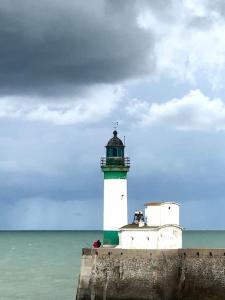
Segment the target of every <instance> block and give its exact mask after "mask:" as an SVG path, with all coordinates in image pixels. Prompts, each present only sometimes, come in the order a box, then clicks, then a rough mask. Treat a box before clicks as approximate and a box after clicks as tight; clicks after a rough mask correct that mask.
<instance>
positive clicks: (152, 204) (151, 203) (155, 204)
mask: <svg viewBox="0 0 225 300" xmlns="http://www.w3.org/2000/svg"><path fill="white" fill-rule="evenodd" d="M164 204H176V205H179V204H178V203H177V202H173V201H165V202H162V201H161V202H146V203H145V204H144V206H160V205H164Z"/></svg>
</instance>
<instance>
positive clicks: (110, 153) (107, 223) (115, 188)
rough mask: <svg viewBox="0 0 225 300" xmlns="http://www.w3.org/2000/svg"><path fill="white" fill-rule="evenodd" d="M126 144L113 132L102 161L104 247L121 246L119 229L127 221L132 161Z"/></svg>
mask: <svg viewBox="0 0 225 300" xmlns="http://www.w3.org/2000/svg"><path fill="white" fill-rule="evenodd" d="M124 148H125V146H124V144H123V142H122V141H121V139H119V138H118V137H117V131H116V130H114V131H113V137H112V138H111V139H110V140H109V142H108V144H107V145H106V157H104V158H102V159H101V169H102V171H103V173H104V220H103V230H104V238H103V243H104V245H118V244H119V235H118V232H119V228H121V227H122V226H124V225H126V224H127V222H128V220H127V172H128V171H129V168H130V160H129V158H128V157H124Z"/></svg>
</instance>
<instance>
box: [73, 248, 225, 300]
mask: <svg viewBox="0 0 225 300" xmlns="http://www.w3.org/2000/svg"><path fill="white" fill-rule="evenodd" d="M76 299H77V300H89V299H90V300H100V299H101V300H106V299H107V300H116V299H117V300H118V299H121V300H122V299H123V300H132V299H135V300H139V299H140V300H141V299H146V300H147V299H148V300H180V299H184V300H203V299H204V300H223V299H225V249H178V250H130V249H129V250H128V249H127V250H126V249H123V250H121V249H115V248H99V249H83V250H82V258H81V271H80V278H79V283H78V289H77V297H76Z"/></svg>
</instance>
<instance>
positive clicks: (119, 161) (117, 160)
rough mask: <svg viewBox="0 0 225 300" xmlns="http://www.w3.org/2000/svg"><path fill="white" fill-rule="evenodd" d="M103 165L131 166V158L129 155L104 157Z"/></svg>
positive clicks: (101, 162)
mask: <svg viewBox="0 0 225 300" xmlns="http://www.w3.org/2000/svg"><path fill="white" fill-rule="evenodd" d="M100 164H101V167H105V166H110V165H118V166H124V167H130V158H129V157H116V156H114V157H102V158H101V161H100Z"/></svg>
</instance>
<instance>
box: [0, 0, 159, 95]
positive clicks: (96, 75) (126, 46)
mask: <svg viewBox="0 0 225 300" xmlns="http://www.w3.org/2000/svg"><path fill="white" fill-rule="evenodd" d="M135 4H136V2H135V1H124V2H122V3H121V1H103V0H97V1H89V2H88V3H87V2H85V1H72V0H66V1H59V0H55V1H52V0H40V1H32V0H21V1H8V0H3V1H1V3H0V41H1V47H0V57H1V59H0V92H1V94H18V93H20V94H22V95H23V94H30V93H32V94H41V93H50V94H54V95H57V94H58V93H60V94H62V91H63V95H65V94H66V93H68V92H69V93H70V92H71V88H72V87H74V85H77V86H83V85H91V84H96V83H97V84H99V83H101V84H102V83H115V82H119V81H121V80H126V79H130V78H139V77H140V76H143V75H146V74H147V73H149V72H150V71H151V70H153V69H154V59H153V54H151V53H152V48H153V47H154V43H153V40H152V39H151V36H150V35H149V33H147V32H145V31H144V30H143V29H142V28H140V27H139V26H138V24H137V22H136V18H137V14H138V9H137V6H136V5H135ZM151 55H152V57H151Z"/></svg>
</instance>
